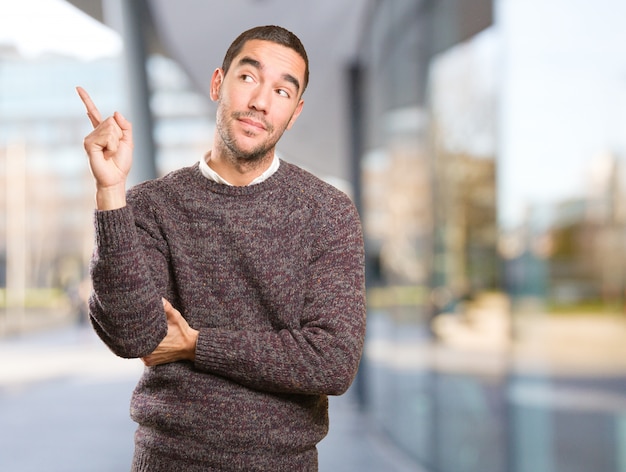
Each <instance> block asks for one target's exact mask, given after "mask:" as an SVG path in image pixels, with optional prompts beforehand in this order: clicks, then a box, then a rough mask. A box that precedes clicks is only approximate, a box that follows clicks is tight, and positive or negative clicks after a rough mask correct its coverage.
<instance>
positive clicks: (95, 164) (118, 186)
mask: <svg viewBox="0 0 626 472" xmlns="http://www.w3.org/2000/svg"><path fill="white" fill-rule="evenodd" d="M76 91H77V92H78V95H79V96H80V99H81V100H82V101H83V103H84V104H85V107H86V108H87V116H88V117H89V121H91V124H92V126H93V128H94V129H93V131H92V132H91V133H89V135H87V137H85V141H84V146H85V151H87V155H88V156H89V166H90V168H91V173H92V175H93V177H94V179H95V180H96V207H97V208H98V209H99V210H114V209H116V208H121V207H123V206H125V205H126V178H127V177H128V173H129V172H130V167H131V164H132V160H133V157H132V156H133V133H132V125H131V123H130V122H129V121H128V120H127V119H126V118H124V117H123V116H122V114H121V113H118V112H115V113H114V114H113V116H111V117H109V118H106V119H105V120H102V118H101V116H100V112H99V111H98V108H96V105H95V104H94V103H93V101H92V100H91V98H90V97H89V94H87V92H86V91H85V90H84V89H83V88H81V87H76Z"/></svg>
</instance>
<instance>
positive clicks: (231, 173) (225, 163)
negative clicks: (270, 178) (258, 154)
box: [204, 148, 274, 187]
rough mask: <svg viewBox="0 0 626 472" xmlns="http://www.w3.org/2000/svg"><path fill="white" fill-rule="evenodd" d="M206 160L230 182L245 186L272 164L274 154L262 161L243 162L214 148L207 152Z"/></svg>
mask: <svg viewBox="0 0 626 472" xmlns="http://www.w3.org/2000/svg"><path fill="white" fill-rule="evenodd" d="M204 160H205V161H206V163H207V165H208V166H209V167H210V168H211V169H213V170H214V171H215V172H216V173H217V174H219V176H220V177H222V178H223V179H224V180H226V181H227V182H228V183H230V184H231V185H234V186H238V187H243V186H246V185H248V184H250V182H252V181H253V180H254V179H256V178H257V177H258V176H260V175H261V174H263V172H265V171H266V170H267V169H268V168H269V167H270V166H271V165H272V161H273V160H274V155H273V154H268V155H267V156H266V157H264V158H263V159H261V160H260V161H255V162H241V161H234V159H229V158H228V157H225V156H223V155H222V154H220V153H219V152H217V150H216V149H215V148H213V149H212V150H211V151H209V152H207V153H206V154H205V156H204Z"/></svg>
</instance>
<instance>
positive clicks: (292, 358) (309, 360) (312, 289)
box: [195, 198, 366, 395]
mask: <svg viewBox="0 0 626 472" xmlns="http://www.w3.org/2000/svg"><path fill="white" fill-rule="evenodd" d="M346 199H347V198H346ZM322 233H323V234H322V235H321V237H320V241H321V243H320V244H321V247H320V251H319V255H318V257H316V258H315V260H314V261H313V262H312V263H311V265H310V267H309V270H308V271H307V274H308V282H307V286H308V289H307V293H306V297H305V300H306V302H305V306H304V308H303V312H302V313H301V314H300V316H299V318H300V320H301V321H300V326H299V327H297V328H289V329H287V328H285V329H281V330H279V331H268V332H265V331H253V330H246V331H242V330H239V331H232V330H226V329H219V328H211V329H201V330H200V334H199V338H198V343H197V346H196V360H195V364H196V367H197V368H199V369H201V370H204V371H206V372H210V373H213V374H217V375H220V376H223V377H227V378H229V379H231V380H233V381H236V382H238V383H240V384H243V385H245V386H248V387H250V388H255V389H259V390H264V391H274V392H283V393H301V394H327V395H340V394H342V393H344V392H345V391H346V390H347V389H348V387H349V386H350V384H351V383H352V381H353V380H354V377H355V375H356V372H357V369H358V365H359V361H360V358H361V353H362V349H363V343H364V336H365V323H366V310H365V277H364V249H363V239H362V233H361V226H360V222H359V218H358V214H357V212H356V209H355V208H354V206H353V205H352V204H351V203H349V204H346V205H345V206H344V209H343V211H342V212H339V213H337V214H335V215H333V216H332V217H331V218H330V219H329V221H328V223H327V224H325V225H324V226H323V231H322Z"/></svg>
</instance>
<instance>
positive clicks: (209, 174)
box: [200, 154, 280, 187]
mask: <svg viewBox="0 0 626 472" xmlns="http://www.w3.org/2000/svg"><path fill="white" fill-rule="evenodd" d="M279 167H280V159H279V158H278V156H276V154H274V159H273V160H272V163H271V164H270V166H269V167H268V168H267V169H266V170H265V172H263V173H262V174H261V175H259V176H258V177H256V178H255V179H254V180H253V181H252V182H250V183H249V184H248V186H250V185H256V184H260V183H261V182H264V181H265V180H267V179H269V178H270V177H271V176H272V175H274V173H275V172H276V171H277V170H278V168H279ZM200 172H202V175H204V176H205V177H206V178H207V179H209V180H212V181H213V182H217V183H218V184H223V185H229V186H231V187H233V184H231V183H230V182H228V181H227V180H226V179H224V178H223V177H222V176H221V175H219V174H218V173H217V172H215V171H214V170H213V169H211V167H209V164H207V161H206V156H202V157H200Z"/></svg>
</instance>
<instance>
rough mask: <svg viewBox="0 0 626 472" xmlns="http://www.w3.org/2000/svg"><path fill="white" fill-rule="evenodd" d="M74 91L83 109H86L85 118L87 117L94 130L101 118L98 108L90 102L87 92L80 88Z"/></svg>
mask: <svg viewBox="0 0 626 472" xmlns="http://www.w3.org/2000/svg"><path fill="white" fill-rule="evenodd" d="M76 91H77V92H78V96H79V97H80V99H81V100H82V102H83V103H84V104H85V108H87V116H88V117H89V121H91V124H92V126H93V127H94V128H95V127H96V126H98V125H99V124H100V122H101V121H102V117H101V115H100V112H99V111H98V108H97V107H96V105H95V104H94V103H93V101H92V100H91V97H90V96H89V94H88V93H87V91H86V90H85V89H84V88H82V87H76Z"/></svg>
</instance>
